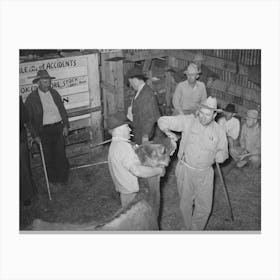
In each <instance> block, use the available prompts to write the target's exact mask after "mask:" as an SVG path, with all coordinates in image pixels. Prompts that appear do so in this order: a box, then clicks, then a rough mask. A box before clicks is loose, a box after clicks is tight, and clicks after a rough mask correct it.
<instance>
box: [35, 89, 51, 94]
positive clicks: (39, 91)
mask: <svg viewBox="0 0 280 280" xmlns="http://www.w3.org/2000/svg"><path fill="white" fill-rule="evenodd" d="M38 93H39V94H40V95H44V94H45V93H48V94H50V91H49V90H48V91H46V92H43V91H41V90H40V89H39V88H38Z"/></svg>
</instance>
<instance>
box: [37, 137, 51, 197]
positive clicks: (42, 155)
mask: <svg viewBox="0 0 280 280" xmlns="http://www.w3.org/2000/svg"><path fill="white" fill-rule="evenodd" d="M39 147H40V154H41V158H42V162H43V167H44V173H45V178H46V182H47V188H48V194H49V200H52V198H51V192H50V185H49V179H48V174H47V168H46V163H45V157H44V153H43V147H42V143H41V141H40V142H39Z"/></svg>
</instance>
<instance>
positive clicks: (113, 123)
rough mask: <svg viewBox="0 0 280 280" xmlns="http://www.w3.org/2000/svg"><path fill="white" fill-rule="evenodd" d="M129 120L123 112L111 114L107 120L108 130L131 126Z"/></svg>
mask: <svg viewBox="0 0 280 280" xmlns="http://www.w3.org/2000/svg"><path fill="white" fill-rule="evenodd" d="M129 123H130V122H129V120H128V119H127V118H126V116H125V114H124V113H123V112H116V113H113V114H110V115H109V116H108V119H107V128H108V129H114V128H116V127H119V126H121V125H124V124H129Z"/></svg>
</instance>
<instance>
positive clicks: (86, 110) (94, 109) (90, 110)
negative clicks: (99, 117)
mask: <svg viewBox="0 0 280 280" xmlns="http://www.w3.org/2000/svg"><path fill="white" fill-rule="evenodd" d="M98 111H101V106H97V107H91V108H82V109H76V110H73V111H68V117H69V118H72V117H77V116H82V115H86V114H90V113H93V112H98Z"/></svg>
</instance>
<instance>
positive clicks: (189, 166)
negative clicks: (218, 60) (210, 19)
mask: <svg viewBox="0 0 280 280" xmlns="http://www.w3.org/2000/svg"><path fill="white" fill-rule="evenodd" d="M185 74H186V76H187V80H186V81H183V82H181V83H179V84H178V85H177V87H176V90H175V93H174V96H173V104H174V109H175V110H174V115H173V116H162V117H161V116H160V111H159V108H158V104H157V101H156V98H155V95H154V93H153V90H152V89H151V88H150V87H149V86H148V85H147V84H146V80H147V78H146V76H145V74H144V73H143V72H142V71H141V69H140V68H133V69H131V70H130V71H129V72H128V73H127V75H126V79H127V80H128V82H129V84H130V86H131V87H132V88H133V89H134V91H135V95H134V97H133V99H132V102H131V105H130V106H129V107H128V110H127V115H125V114H123V113H121V112H117V113H114V114H112V115H110V116H109V118H108V120H107V127H108V129H109V132H110V133H111V135H112V142H111V144H110V149H109V154H108V164H109V171H110V174H111V177H112V180H113V182H114V185H115V188H116V191H117V192H119V193H120V199H121V204H122V206H123V207H124V206H126V205H127V204H128V203H130V202H131V201H132V200H133V199H134V198H135V196H136V194H137V192H138V191H139V183H138V177H142V178H149V177H153V176H157V175H160V176H163V175H164V169H163V168H161V167H147V166H143V165H141V163H140V161H139V159H138V157H137V156H136V154H135V152H134V150H133V148H132V145H131V144H132V142H131V140H130V139H131V137H133V142H134V143H136V144H142V143H145V142H147V141H151V140H153V138H154V136H155V134H156V131H157V129H159V130H161V132H162V133H165V134H166V135H167V136H168V137H170V138H171V140H172V141H173V142H175V141H177V140H178V139H177V136H176V134H175V133H174V132H180V133H181V135H182V136H181V141H180V146H179V150H178V163H177V166H176V170H175V175H176V179H177V188H178V193H179V197H180V209H181V213H182V217H183V220H184V228H185V229H186V230H203V229H204V228H205V226H206V224H207V221H208V218H209V215H210V212H211V208H212V201H213V181H214V172H213V168H212V165H213V163H214V162H217V163H222V162H224V161H225V160H226V159H227V158H228V156H229V155H228V151H229V152H230V155H231V156H232V157H233V158H234V159H235V160H236V161H238V164H239V166H242V165H244V164H246V163H247V162H248V160H249V161H250V162H252V163H253V164H254V165H255V166H259V164H260V127H259V124H258V121H257V119H258V112H257V111H255V110H249V111H248V113H247V119H246V123H245V124H244V125H243V126H242V131H241V136H240V145H239V144H238V141H237V139H238V138H239V129H240V124H239V121H238V120H237V119H236V118H234V113H235V108H234V106H233V105H232V104H230V105H228V106H227V107H226V109H225V110H224V117H223V118H221V119H220V120H219V123H217V122H216V121H215V118H216V116H217V113H221V112H222V110H221V109H218V108H217V100H216V98H214V97H211V96H209V97H208V98H207V93H206V87H205V84H204V83H203V82H201V81H199V74H200V70H199V68H198V66H197V65H196V64H195V63H190V64H189V66H188V67H187V68H186V70H185ZM53 78H54V77H51V76H49V74H48V72H47V71H45V70H40V71H38V73H37V76H36V77H35V79H34V81H33V82H34V83H38V89H37V90H35V91H34V92H32V93H31V94H30V95H29V96H28V98H27V100H26V103H25V106H26V108H27V111H28V116H29V118H30V123H31V126H32V127H33V129H32V133H33V137H34V139H36V141H37V142H41V143H42V146H43V150H44V153H45V158H46V165H47V173H48V176H49V179H50V181H51V182H53V183H66V182H67V178H68V170H69V165H68V161H67V158H66V155H65V148H64V136H66V135H67V133H68V127H69V124H68V118H67V114H66V111H65V108H64V106H63V103H62V101H61V98H60V96H59V94H58V92H57V91H55V90H54V89H52V88H51V79H53ZM131 132H132V133H133V134H131ZM244 161H245V162H246V163H244Z"/></svg>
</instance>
